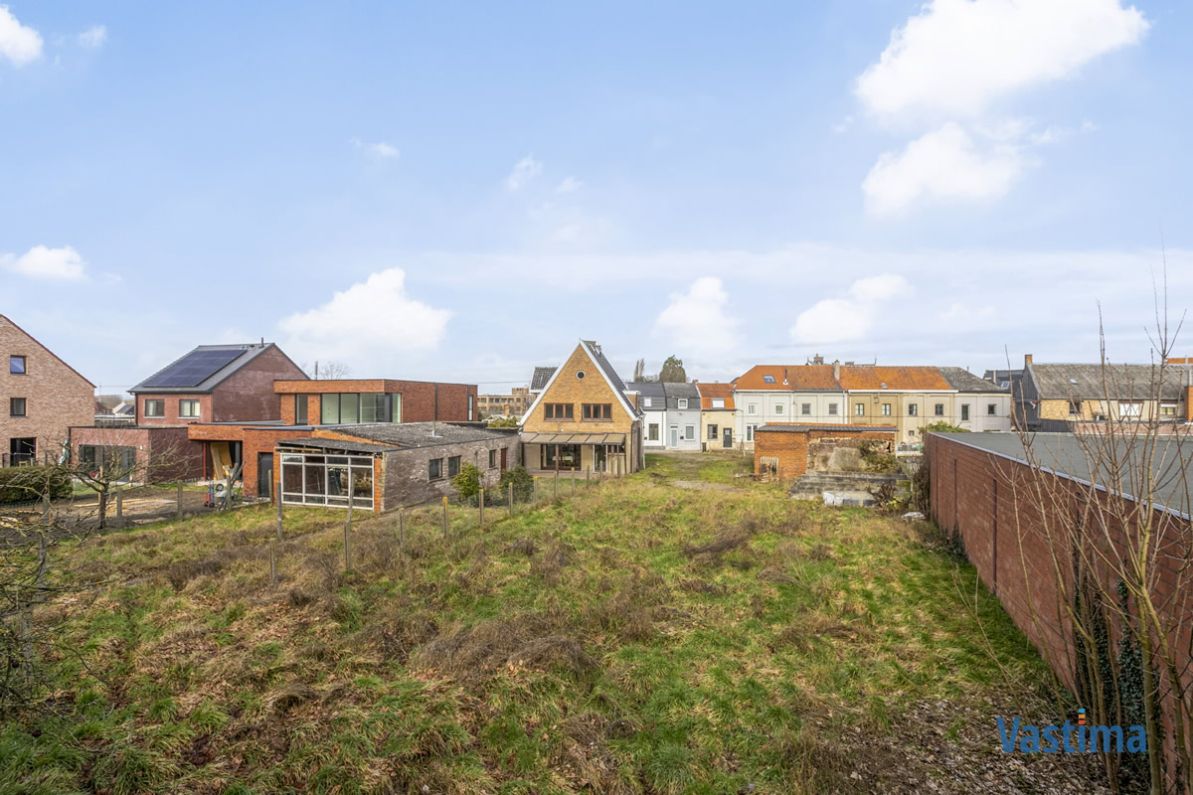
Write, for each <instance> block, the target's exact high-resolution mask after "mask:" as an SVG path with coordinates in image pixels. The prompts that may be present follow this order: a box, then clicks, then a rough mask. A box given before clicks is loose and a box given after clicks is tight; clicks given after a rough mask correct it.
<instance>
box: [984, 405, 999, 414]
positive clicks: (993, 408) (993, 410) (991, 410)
mask: <svg viewBox="0 0 1193 795" xmlns="http://www.w3.org/2000/svg"><path fill="white" fill-rule="evenodd" d="M986 416H988V417H997V416H998V404H997V403H987V404H986Z"/></svg>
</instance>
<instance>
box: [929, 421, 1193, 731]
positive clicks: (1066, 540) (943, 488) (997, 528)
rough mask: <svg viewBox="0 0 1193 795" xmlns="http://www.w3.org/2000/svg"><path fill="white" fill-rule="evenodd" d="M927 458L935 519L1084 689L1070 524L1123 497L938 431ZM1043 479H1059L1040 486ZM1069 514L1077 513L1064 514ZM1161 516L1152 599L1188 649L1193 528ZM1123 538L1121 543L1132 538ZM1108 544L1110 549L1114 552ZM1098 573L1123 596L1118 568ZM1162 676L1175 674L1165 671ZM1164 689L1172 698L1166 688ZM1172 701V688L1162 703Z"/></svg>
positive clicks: (1058, 667) (1060, 671)
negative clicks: (1072, 614) (1073, 612)
mask: <svg viewBox="0 0 1193 795" xmlns="http://www.w3.org/2000/svg"><path fill="white" fill-rule="evenodd" d="M925 456H926V460H927V463H928V466H929V477H930V486H929V503H930V509H929V510H930V514H931V519H932V520H933V521H934V522H935V523H936V525H937V526H938V527H940V528H941V529H942V530H944V531H945V532H946V533H948V535H949V536H950V537H953V538H956V537H958V536H959V537H960V539H961V541H962V543H963V545H964V548H965V554H966V557H967V558H968V559H969V561H970V563H972V564H973V566H974V568H975V569H976V570H977V573H978V576H979V577H980V578H981V580H982V582H983V583H984V584H985V585H986V587H987V588H989V589H990V591H991V592H992V593H993V594H994V595H995V596H997V597H998V599H999V601H1000V602H1001V603H1002V605H1003V608H1004V609H1005V610H1006V611H1007V613H1008V614H1009V615H1010V616H1011V619H1012V620H1013V621H1014V622H1015V624H1016V626H1018V627H1019V629H1020V630H1021V631H1022V632H1023V633H1024V634H1025V635H1026V636H1027V637H1028V639H1029V640H1031V642H1032V643H1033V644H1034V645H1035V646H1036V648H1037V649H1038V650H1039V651H1040V654H1041V656H1042V657H1043V658H1044V659H1045V661H1046V662H1047V663H1048V664H1049V666H1050V667H1051V668H1052V670H1053V672H1054V673H1055V674H1056V675H1057V677H1058V678H1059V679H1060V680H1061V681H1062V682H1063V683H1064V685H1065V686H1066V687H1067V688H1069V689H1070V691H1074V690H1075V689H1076V687H1075V686H1076V673H1075V672H1076V664H1077V663H1076V658H1077V653H1078V652H1077V648H1076V642H1075V636H1074V628H1073V625H1072V622H1071V620H1070V619H1069V617H1068V615H1067V606H1066V602H1067V601H1068V600H1070V599H1071V598H1072V595H1073V579H1074V574H1073V567H1072V563H1071V561H1072V554H1073V552H1072V546H1071V534H1068V533H1067V531H1066V528H1071V527H1073V526H1074V524H1073V522H1074V517H1075V516H1077V515H1078V514H1077V513H1076V512H1078V511H1080V509H1081V505H1082V504H1083V503H1084V502H1088V501H1089V500H1090V499H1100V500H1118V499H1122V498H1120V497H1116V496H1113V495H1108V494H1106V493H1105V492H1099V493H1097V494H1096V496H1095V495H1094V494H1093V493H1092V492H1091V490H1090V488H1089V486H1088V485H1085V484H1082V483H1080V482H1077V481H1074V480H1071V479H1068V478H1061V477H1058V476H1056V475H1052V474H1049V473H1045V472H1039V471H1037V470H1033V469H1032V468H1031V467H1029V466H1028V465H1027V464H1024V463H1022V462H1018V461H1014V460H1011V459H1008V458H1005V457H1002V456H999V455H996V454H994V453H991V452H989V451H985V450H981V449H978V448H975V447H971V446H968V445H966V444H965V443H963V442H961V441H959V440H955V439H949V438H945V437H942V436H938V435H936V434H929V436H928V438H927V440H926V445H925ZM1037 478H1047V479H1049V482H1047V483H1040V482H1038V481H1037V480H1036V479H1037ZM1044 497H1048V499H1044ZM1144 510H1146V509H1144ZM1066 511H1069V512H1073V513H1071V514H1070V515H1069V516H1068V517H1064V516H1063V512H1066ZM1155 513H1156V516H1155V519H1156V521H1157V523H1163V524H1164V525H1165V526H1166V527H1167V529H1166V530H1165V531H1164V532H1163V533H1159V534H1158V535H1160V536H1161V537H1164V538H1166V539H1167V549H1166V548H1165V546H1164V545H1162V546H1160V547H1159V548H1158V549H1157V553H1156V555H1157V561H1158V565H1157V567H1156V576H1155V579H1154V582H1155V585H1154V588H1153V591H1152V598H1153V599H1154V600H1155V603H1156V604H1157V605H1160V606H1161V609H1163V610H1165V611H1166V616H1167V620H1168V622H1170V623H1171V622H1175V623H1176V626H1177V627H1178V630H1177V632H1176V633H1175V635H1172V636H1170V637H1169V642H1170V643H1173V644H1174V647H1175V648H1178V649H1179V648H1189V647H1190V646H1189V644H1190V630H1191V627H1190V624H1191V623H1193V588H1189V587H1188V583H1187V582H1186V583H1185V586H1186V587H1184V588H1181V587H1180V582H1181V577H1182V575H1181V573H1180V571H1179V569H1180V567H1181V563H1180V562H1181V560H1187V559H1188V555H1187V553H1185V552H1182V551H1180V550H1179V549H1178V547H1179V546H1183V545H1188V544H1189V543H1191V542H1193V531H1191V530H1190V525H1189V522H1188V521H1187V520H1183V519H1179V518H1176V517H1174V516H1173V515H1172V514H1169V513H1166V512H1164V511H1160V510H1156V512H1155ZM1102 515H1103V516H1105V515H1107V512H1102ZM1066 520H1067V521H1066ZM1174 523H1176V524H1174ZM1121 532H1122V531H1121V530H1119V531H1118V534H1119V535H1121ZM1114 535H1115V533H1114V531H1113V528H1109V529H1107V531H1106V532H1105V534H1104V535H1103V536H1102V537H1107V536H1109V537H1111V538H1113V536H1114ZM1096 536H1097V534H1096V533H1095V537H1096ZM1113 543H1114V544H1115V545H1116V546H1118V545H1121V543H1122V542H1121V540H1117V541H1114V542H1113ZM1103 546H1104V547H1105V548H1104V550H1103V551H1104V552H1105V551H1106V550H1107V549H1109V547H1106V545H1103ZM1119 548H1120V549H1121V546H1119ZM1054 549H1055V550H1057V552H1056V554H1054V553H1053V550H1054ZM1064 562H1069V565H1067V566H1065V565H1063V563H1064ZM1093 576H1094V577H1095V578H1097V579H1098V580H1099V581H1100V584H1101V588H1102V589H1103V592H1105V593H1114V587H1115V583H1116V582H1117V578H1116V576H1115V575H1113V573H1111V571H1110V570H1109V567H1102V568H1101V570H1100V571H1099V570H1098V569H1097V567H1095V570H1094V572H1093ZM1186 576H1187V575H1186ZM1110 632H1111V648H1114V647H1115V646H1116V645H1117V643H1118V639H1119V637H1120V632H1119V629H1118V627H1116V626H1114V625H1112V626H1111V627H1110ZM1161 675H1162V678H1164V679H1165V680H1167V677H1166V676H1165V675H1164V673H1163V672H1161ZM1182 678H1183V679H1184V687H1185V689H1186V692H1188V689H1189V688H1190V687H1191V685H1193V670H1189V669H1188V667H1186V670H1185V671H1183V672H1182ZM1164 689H1165V690H1166V691H1167V692H1168V696H1167V697H1171V690H1170V688H1168V687H1167V685H1166V684H1165V685H1164ZM1165 697H1166V696H1165V695H1163V694H1162V699H1163V698H1165ZM1165 720H1166V722H1167V718H1166V719H1165ZM1172 742H1173V738H1172V734H1171V729H1170V728H1169V730H1168V731H1167V732H1166V737H1165V744H1166V745H1167V746H1168V747H1169V748H1171V746H1172Z"/></svg>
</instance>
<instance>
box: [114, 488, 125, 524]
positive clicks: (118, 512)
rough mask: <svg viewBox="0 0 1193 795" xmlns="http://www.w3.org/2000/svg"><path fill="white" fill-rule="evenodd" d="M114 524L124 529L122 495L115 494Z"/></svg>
mask: <svg viewBox="0 0 1193 795" xmlns="http://www.w3.org/2000/svg"><path fill="white" fill-rule="evenodd" d="M116 523H117V524H119V525H120V526H121V527H124V495H123V494H121V493H120V492H116Z"/></svg>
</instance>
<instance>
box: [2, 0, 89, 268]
mask: <svg viewBox="0 0 1193 795" xmlns="http://www.w3.org/2000/svg"><path fill="white" fill-rule="evenodd" d="M0 10H2V9H0ZM0 268H3V269H4V270H8V271H11V272H13V273H17V274H20V275H21V276H25V277H28V278H30V279H47V280H50V281H68V282H69V281H81V280H83V279H85V278H87V263H86V262H85V261H84V260H83V258H82V257H81V256H80V255H79V252H77V251H75V250H74V248H72V247H71V246H62V247H61V248H50V247H48V246H34V247H33V248H31V249H29V250H28V251H26V252H25V253H24V254H22V255H20V256H19V257H18V256H16V255H15V254H0Z"/></svg>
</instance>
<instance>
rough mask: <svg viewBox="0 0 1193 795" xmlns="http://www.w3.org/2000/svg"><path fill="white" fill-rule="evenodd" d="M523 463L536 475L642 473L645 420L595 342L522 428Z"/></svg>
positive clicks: (540, 398) (583, 348) (566, 368)
mask: <svg viewBox="0 0 1193 795" xmlns="http://www.w3.org/2000/svg"><path fill="white" fill-rule="evenodd" d="M521 440H522V460H523V464H524V465H525V467H526V468H527V469H528V470H530V471H531V472H533V473H538V474H543V473H547V472H556V471H558V472H568V473H581V472H584V473H586V472H597V473H608V474H612V475H622V474H626V473H629V472H636V471H637V470H639V469H641V468H642V464H643V453H642V417H641V414H640V413H639V411H638V409H637V407H636V406H635V404H634V401H632V400H631V399H630V396H629V395H627V394H626V388H625V384H624V383H623V382H622V380H621V378H619V377H618V375H617V372H616V371H615V370H614V369H613V366H612V365H611V364H610V363H609V360H608V359H606V358H605V355H604V353H602V352H601V346H600V345H598V344H597V343H596V342H593V341H591V340H581V341H580V344H579V345H577V346H576V349H575V350H574V351H572V354H571V355H570V356H569V357H568V358H567V361H565V362H564V363H563V364H562V365H561V366H560V367H557V368H556V369H555V372H554V374H552V376H551V378H550V380H548V381H547V383H546V385H545V386H544V387H543V390H542V391H541V392H539V393H538V395H537V396H536V397H535V399H534V402H533V403H532V404H531V405H530V408H529V409H527V410H526V414H525V415H523V417H522V423H521Z"/></svg>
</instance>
